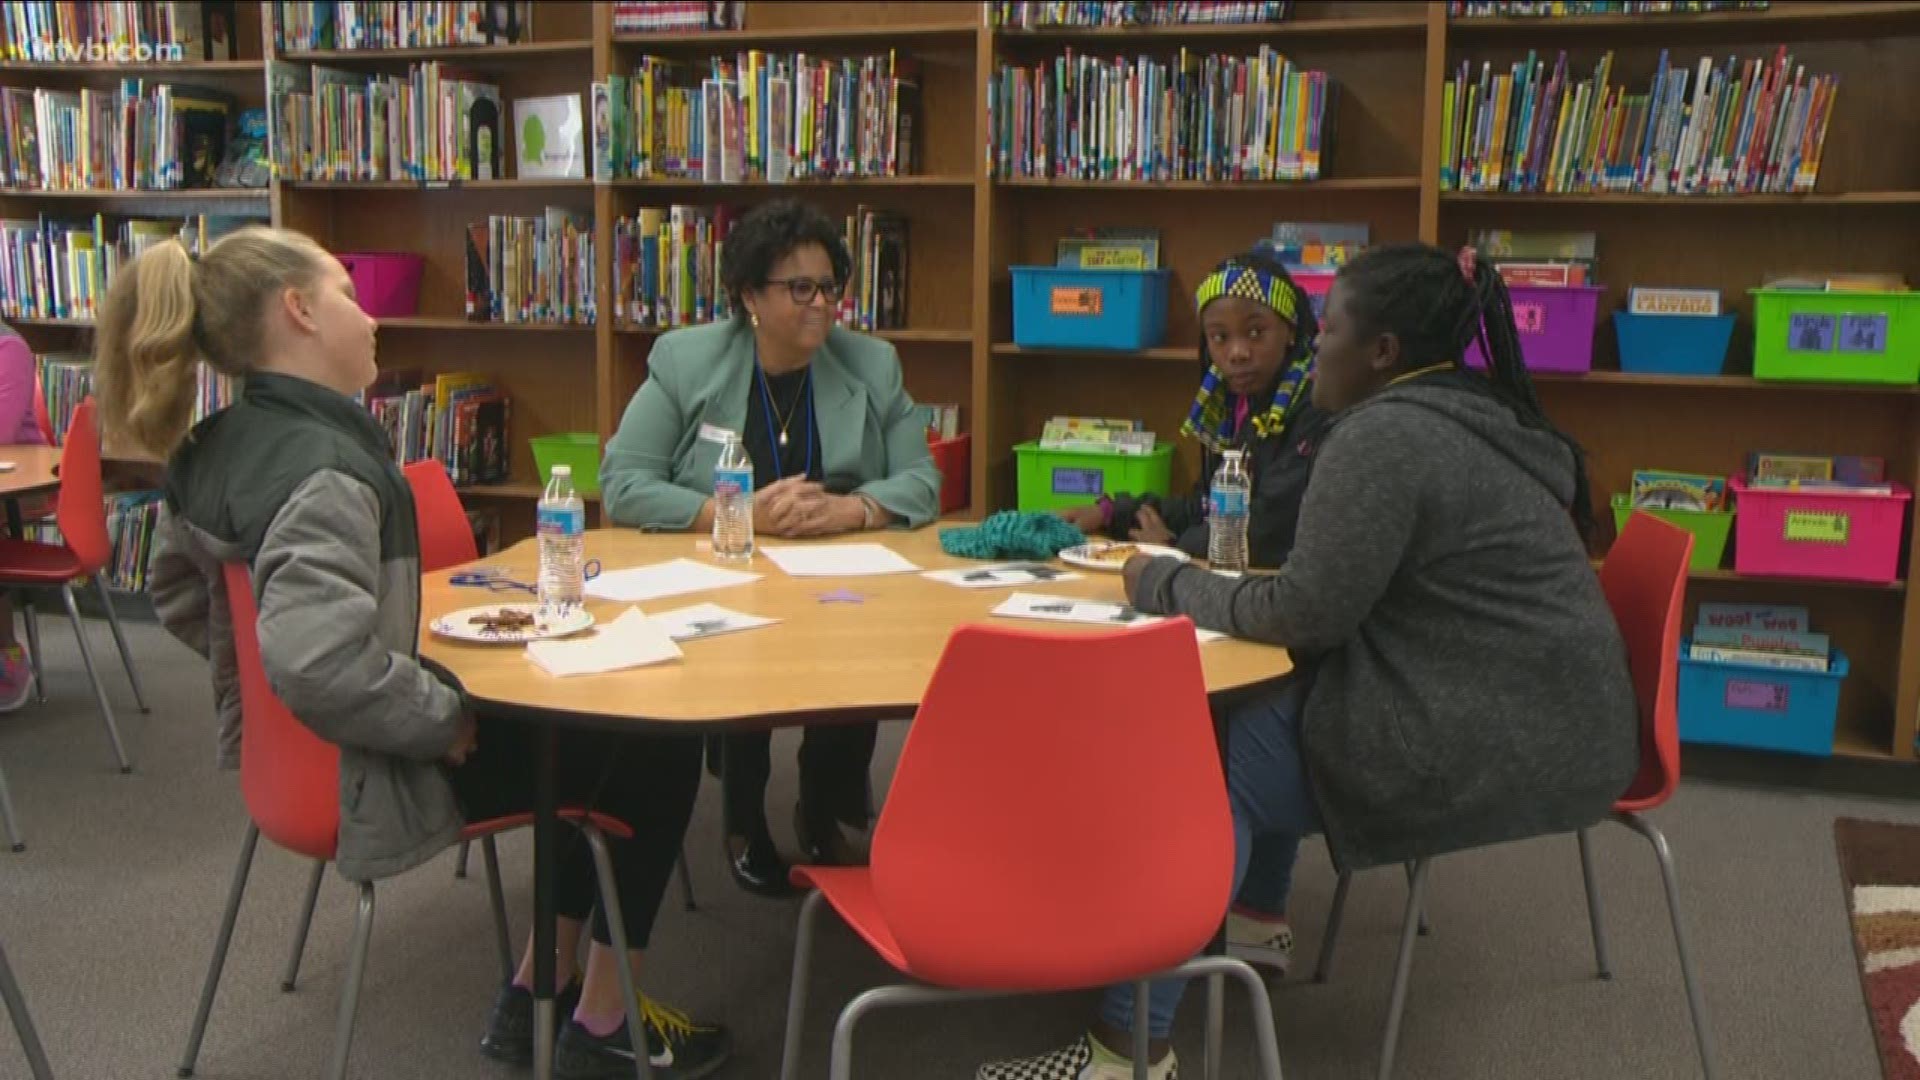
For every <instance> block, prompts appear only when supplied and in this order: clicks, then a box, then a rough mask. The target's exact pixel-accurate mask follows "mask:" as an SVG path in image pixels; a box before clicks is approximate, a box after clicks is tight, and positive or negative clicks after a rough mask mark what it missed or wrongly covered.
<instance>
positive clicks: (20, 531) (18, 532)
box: [7, 498, 27, 540]
mask: <svg viewBox="0 0 1920 1080" xmlns="http://www.w3.org/2000/svg"><path fill="white" fill-rule="evenodd" d="M7 535H8V536H11V537H13V538H14V539H15V540H25V539H26V538H27V525H26V521H25V519H24V518H22V517H21V515H20V500H19V499H17V498H9V499H8V500H7Z"/></svg>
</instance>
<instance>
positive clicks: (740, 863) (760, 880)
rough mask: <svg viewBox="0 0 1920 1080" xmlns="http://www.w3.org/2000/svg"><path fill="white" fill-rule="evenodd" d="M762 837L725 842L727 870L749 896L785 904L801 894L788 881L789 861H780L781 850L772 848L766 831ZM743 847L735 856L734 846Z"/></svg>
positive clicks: (747, 837) (763, 829) (736, 837)
mask: <svg viewBox="0 0 1920 1080" xmlns="http://www.w3.org/2000/svg"><path fill="white" fill-rule="evenodd" d="M759 832H760V835H759V836H757V837H755V836H746V837H741V836H729V837H726V838H725V839H724V840H723V843H724V844H725V846H726V852H727V869H728V870H731V871H732V872H733V880H734V881H736V882H739V884H740V887H741V888H743V889H745V890H747V891H748V892H750V893H755V894H757V895H760V896H766V897H771V898H773V899H775V900H783V899H786V898H787V897H790V896H798V895H799V893H800V890H798V889H796V888H794V887H793V882H792V881H790V880H789V879H788V877H787V861H786V860H785V859H782V858H781V857H780V849H778V848H776V847H774V846H773V837H771V836H769V835H767V831H766V829H765V828H764V827H762V828H761V829H760V830H759ZM736 844H739V845H743V846H741V847H740V848H739V850H738V852H737V853H736V852H735V845H736Z"/></svg>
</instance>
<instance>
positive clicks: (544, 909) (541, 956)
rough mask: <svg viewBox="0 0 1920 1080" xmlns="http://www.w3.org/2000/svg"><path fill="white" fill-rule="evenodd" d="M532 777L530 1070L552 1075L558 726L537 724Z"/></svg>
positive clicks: (537, 1078) (549, 1078) (542, 1078)
mask: <svg viewBox="0 0 1920 1080" xmlns="http://www.w3.org/2000/svg"><path fill="white" fill-rule="evenodd" d="M534 742H535V743H536V744H537V752H536V755H535V758H534V766H533V767H534V769H535V770H536V772H535V775H534V780H533V1075H534V1080H553V1037H554V1008H555V1006H554V1000H553V977H554V955H553V949H554V940H553V939H554V925H553V920H554V910H553V908H554V895H553V875H554V854H555V852H556V851H557V849H558V844H559V840H560V838H559V836H558V835H557V833H558V831H559V823H558V821H557V820H556V819H555V816H554V815H555V807H554V802H555V797H554V790H553V786H554V776H553V770H554V761H555V758H556V757H557V756H558V754H557V749H558V747H557V744H558V742H559V731H558V729H557V728H556V727H555V726H554V725H552V724H541V725H539V732H538V734H537V736H536V737H535V739H534Z"/></svg>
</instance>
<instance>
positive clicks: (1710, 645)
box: [1687, 602, 1833, 671]
mask: <svg viewBox="0 0 1920 1080" xmlns="http://www.w3.org/2000/svg"><path fill="white" fill-rule="evenodd" d="M1808 616H1809V613H1808V610H1807V608H1805V607H1802V606H1799V605H1792V604H1745V603H1743V604H1729V603H1711V602H1709V603H1702V604H1701V605H1700V608H1699V611H1698V613H1697V614H1696V616H1695V621H1694V626H1693V631H1692V633H1691V635H1689V637H1690V640H1689V642H1688V646H1687V657H1688V659H1691V660H1702V661H1709V662H1713V663H1722V664H1746V665H1749V666H1754V667H1768V668H1778V669H1781V670H1788V671H1826V670H1827V668H1828V664H1829V660H1830V657H1831V656H1832V655H1833V642H1832V640H1831V639H1830V638H1829V637H1828V636H1827V635H1826V634H1822V633H1816V632H1814V631H1813V630H1812V629H1811V624H1810V622H1809V617H1808Z"/></svg>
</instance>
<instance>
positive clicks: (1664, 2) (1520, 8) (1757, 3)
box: [1447, 0, 1768, 19]
mask: <svg viewBox="0 0 1920 1080" xmlns="http://www.w3.org/2000/svg"><path fill="white" fill-rule="evenodd" d="M1767 6H1768V4H1767V0H1447V17H1448V18H1450V19H1485V18H1516V17H1522V16H1532V17H1536V18H1556V19H1557V18H1568V17H1573V18H1578V17H1581V16H1588V15H1699V14H1704V13H1707V12H1715V11H1765V10H1766V9H1767Z"/></svg>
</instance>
